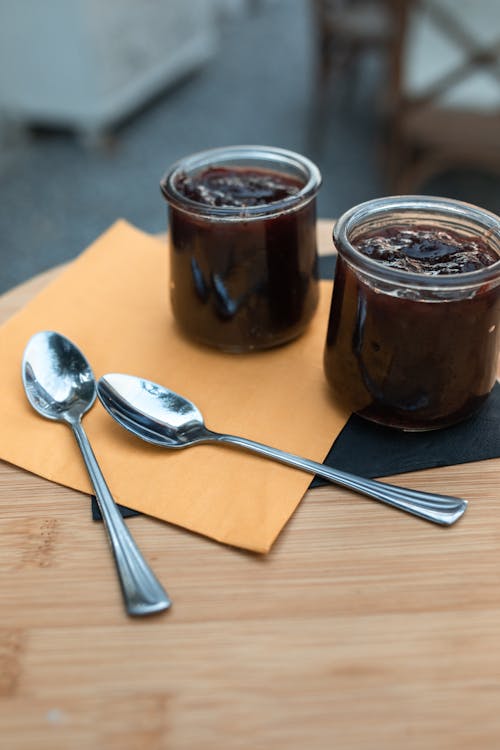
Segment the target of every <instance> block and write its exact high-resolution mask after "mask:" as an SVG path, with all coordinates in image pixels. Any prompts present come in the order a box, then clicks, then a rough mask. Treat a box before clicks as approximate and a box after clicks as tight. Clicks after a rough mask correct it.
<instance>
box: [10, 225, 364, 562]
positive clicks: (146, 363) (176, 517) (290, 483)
mask: <svg viewBox="0 0 500 750" xmlns="http://www.w3.org/2000/svg"><path fill="white" fill-rule="evenodd" d="M167 256H168V253H167V249H166V241H165V240H163V241H161V240H159V239H158V238H154V237H151V236H149V235H147V234H144V233H143V232H141V231H139V230H138V229H136V228H134V227H133V226H131V225H129V224H128V223H127V222H125V221H123V220H120V221H118V222H116V223H115V224H114V225H113V226H112V227H111V228H110V229H109V230H108V231H107V232H105V233H104V234H103V235H102V236H101V237H100V238H99V239H97V241H96V242H95V243H93V244H92V245H91V246H90V248H88V250H86V251H85V252H84V253H82V254H81V255H80V256H79V257H78V258H77V259H76V260H75V261H73V262H72V263H71V264H70V265H69V266H68V267H67V268H66V269H65V270H64V271H62V272H61V274H60V276H58V277H57V278H56V279H55V281H53V282H52V283H51V284H50V285H49V286H48V287H46V288H45V289H44V290H43V291H42V292H41V293H40V294H39V295H38V296H37V297H35V298H34V299H33V300H32V301H31V302H30V303H29V304H28V305H27V306H26V307H25V308H23V309H22V310H21V311H20V312H19V313H17V314H16V315H15V316H13V317H12V318H11V319H10V320H9V321H8V322H7V323H6V324H4V325H3V326H2V327H1V328H0V346H1V351H2V356H1V361H0V379H1V382H2V389H1V390H0V458H2V459H4V460H5V461H9V462H11V463H13V464H16V465H17V466H20V467H22V468H24V469H27V470H28V471H31V472H34V473H35V474H38V475H40V476H42V477H46V478H47V479H49V480H51V481H54V482H58V483H60V484H63V485H66V486H68V487H72V488H74V489H76V490H80V491H82V492H85V493H89V494H91V493H92V487H91V485H90V481H89V479H88V476H87V473H86V470H85V467H84V464H83V460H82V458H81V456H80V453H79V449H78V446H77V444H76V441H75V439H74V437H73V435H72V433H71V430H70V429H69V428H68V427H67V426H66V425H63V424H59V423H57V422H50V421H48V420H46V419H43V418H42V417H40V416H39V415H37V414H36V413H35V412H34V410H33V409H32V407H31V406H30V405H29V403H28V401H27V399H26V397H25V394H24V390H23V387H22V381H21V360H22V356H23V351H24V348H25V346H26V343H27V342H28V339H29V338H30V337H31V336H32V335H33V334H34V333H36V332H37V331H40V330H55V331H59V332H60V333H62V334H64V335H65V336H67V337H69V338H70V339H71V340H72V341H74V343H75V344H77V346H79V348H80V349H81V350H82V351H83V353H84V354H85V356H86V357H87V359H88V360H89V362H90V364H91V366H92V368H93V370H94V374H95V375H96V377H100V376H101V375H104V374H105V373H107V372H124V373H130V374H134V375H139V376H143V377H145V378H148V379H150V380H153V381H156V382H158V383H161V384H163V385H166V386H167V387H169V388H171V389H172V390H174V391H177V392H178V393H180V394H182V395H185V396H187V397H188V398H190V399H191V400H192V401H194V403H195V404H196V405H197V406H198V407H199V408H200V410H201V412H202V413H203V415H204V417H205V420H206V423H207V426H208V427H209V428H212V429H214V430H218V431H221V432H230V433H233V434H236V435H242V436H246V437H249V438H252V439H254V440H258V441H261V442H264V443H268V444H270V445H273V446H276V447H279V448H282V449H284V450H288V451H292V452H294V453H299V454H302V455H305V456H308V457H310V458H312V459H315V460H317V461H322V460H323V458H324V457H325V455H326V454H327V453H328V451H329V449H330V447H331V445H332V442H333V440H334V439H335V437H336V436H337V435H338V433H339V432H340V431H341V429H342V428H343V426H344V424H345V423H346V421H347V419H348V416H349V415H348V414H347V413H344V412H342V411H340V410H339V408H338V407H336V405H335V404H334V402H333V401H332V399H331V396H330V394H329V392H328V388H327V385H326V382H325V378H324V375H323V369H322V356H323V347H324V340H325V335H326V325H327V319H328V310H329V304H330V294H331V282H321V298H320V305H319V309H318V312H317V314H316V316H315V318H314V321H313V323H312V325H311V327H310V328H309V330H308V331H307V332H306V334H305V335H303V336H302V337H301V338H299V339H298V340H296V341H295V342H293V343H291V344H289V345H287V346H284V347H281V348H278V349H274V350H270V351H267V352H264V353H258V354H248V355H246V354H245V355H230V354H223V353H219V352H217V351H214V350H212V349H209V348H203V347H199V346H196V345H194V344H191V343H190V342H189V341H187V340H186V339H185V338H183V336H182V335H181V334H180V333H179V332H178V331H177V329H176V326H175V323H174V321H173V319H172V314H171V311H170V307H169V300H168V257H167ZM83 424H84V427H85V430H86V432H87V434H88V436H89V439H90V441H91V443H92V446H93V449H94V452H95V454H96V456H97V459H98V461H99V463H100V465H101V468H102V470H103V473H104V476H105V478H106V480H107V482H108V485H109V487H110V489H111V492H112V493H113V496H114V497H115V500H116V501H117V502H119V503H122V504H123V505H126V506H128V507H130V508H133V509H135V510H138V511H142V512H143V513H146V514H148V515H151V516H154V517H156V518H160V519H163V520H165V521H167V522H169V523H172V524H177V525H179V526H182V527H185V528H187V529H190V530H192V531H195V532H198V533H200V534H204V535H206V536H208V537H211V538H213V539H216V540H218V541H220V542H223V543H226V544H231V545H235V546H238V547H243V548H247V549H250V550H254V551H257V552H267V551H268V550H269V549H270V547H271V545H272V543H273V541H274V540H275V539H276V537H277V536H278V534H279V532H280V531H281V529H282V528H283V526H284V525H285V524H286V522H287V520H288V519H289V517H290V516H291V514H292V513H293V512H294V510H295V508H296V507H297V505H298V504H299V502H300V500H301V498H302V496H303V495H304V493H305V492H306V490H307V488H308V486H309V484H310V482H311V476H310V475H308V474H306V473H304V472H301V471H298V470H296V469H292V468H288V467H285V466H282V465H280V464H277V463H275V462H273V461H270V460H268V459H265V458H261V457H258V456H256V455H253V454H250V453H247V452H245V451H242V450H239V449H235V448H230V447H222V446H208V445H207V446H196V447H192V448H187V449H185V450H180V451H173V450H170V451H169V450H167V449H163V448H158V447H155V446H151V445H147V444H146V443H143V442H142V441H140V440H139V439H137V438H135V437H134V436H133V435H131V434H129V433H128V432H126V431H124V430H123V429H122V428H121V427H120V426H119V425H117V424H116V423H115V422H114V421H113V420H112V419H111V417H110V416H109V415H108V414H107V413H106V412H105V411H104V409H103V408H102V406H101V405H100V403H99V402H96V404H95V406H94V407H93V409H92V410H91V411H90V412H89V413H88V414H87V415H86V416H85V417H84V419H83ZM89 522H90V521H89Z"/></svg>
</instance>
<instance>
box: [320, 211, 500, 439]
mask: <svg viewBox="0 0 500 750" xmlns="http://www.w3.org/2000/svg"><path fill="white" fill-rule="evenodd" d="M334 242H335V245H336V247H337V250H338V263H337V267H336V275H335V283H334V289H333V296H332V304H331V311H330V319H329V324H328V334H327V341H326V347H325V355H324V367H325V373H326V376H327V379H328V382H329V383H330V385H331V387H332V389H333V393H334V394H335V397H336V398H337V399H338V400H340V401H341V402H342V403H343V404H345V405H347V406H348V408H350V409H351V410H352V411H353V412H355V413H357V414H359V415H360V416H362V417H365V418H366V419H369V420H372V421H374V422H378V423H380V424H384V425H389V426H391V427H396V428H400V429H403V430H429V429H435V428H439V427H444V426H447V425H450V424H453V423H455V422H457V421H459V420H461V419H463V418H465V417H467V416H468V415H470V414H471V413H472V412H474V411H475V410H476V409H477V408H478V407H479V406H480V405H481V404H482V403H483V402H484V401H485V399H486V398H487V396H488V394H489V393H490V391H491V389H492V387H493V385H494V383H495V379H496V374H497V360H498V351H499V343H500V338H499V323H500V262H499V261H500V219H499V218H498V217H497V216H495V215H494V214H492V213H489V212H488V211H485V210H482V209H481V208H478V207H475V206H472V205H469V204H466V203H462V202H460V201H455V200H450V199H444V198H431V197H424V196H399V197H389V198H381V199H378V200H373V201H369V202H367V203H364V204H361V205H359V206H356V207H354V208H352V209H351V210H350V211H348V212H347V213H345V214H344V215H343V216H342V217H341V218H340V219H339V221H338V222H337V224H336V226H335V229H334Z"/></svg>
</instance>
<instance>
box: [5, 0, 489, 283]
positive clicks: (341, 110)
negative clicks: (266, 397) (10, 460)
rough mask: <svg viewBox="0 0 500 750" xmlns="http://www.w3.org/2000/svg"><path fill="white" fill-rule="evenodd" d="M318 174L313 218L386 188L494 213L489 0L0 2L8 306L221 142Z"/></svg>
mask: <svg viewBox="0 0 500 750" xmlns="http://www.w3.org/2000/svg"><path fill="white" fill-rule="evenodd" d="M250 143H251V144H265V145H275V146H282V147H284V148H289V149H292V150H295V151H299V152H301V153H304V154H306V155H307V156H309V157H310V158H312V159H313V160H314V161H315V162H316V163H317V164H318V166H319V168H320V170H321V172H322V175H323V186H322V189H321V191H320V194H319V199H318V214H319V216H320V217H322V218H333V217H336V216H338V215H339V214H341V213H342V212H343V211H344V210H346V209H347V208H349V207H350V206H352V205H354V204H356V203H359V202H361V201H364V200H368V199H370V198H374V197H378V196H381V195H387V194H394V193H426V194H434V195H442V196H449V197H454V198H459V199H462V200H466V201H469V202H472V203H475V204H478V205H481V206H483V207H485V208H488V209H490V210H492V211H494V212H496V213H500V3H499V2H498V0H474V2H472V1H471V0H141V2H137V1H136V0H106V2H102V1H101V0H44V2H43V3H41V2H39V0H0V232H1V238H2V242H1V245H0V258H1V265H0V268H1V273H0V292H3V291H5V290H7V289H9V288H10V287H12V286H13V285H15V284H18V283H20V282H22V281H24V280H26V279H27V278H29V277H31V276H32V275H34V274H35V273H38V272H40V271H43V270H45V269H48V268H50V267H52V266H54V265H56V264H58V263H62V262H64V261H67V260H69V259H71V258H73V257H75V256H76V255H77V254H79V253H80V252H81V251H82V250H83V249H84V248H85V247H86V246H87V245H88V244H89V243H91V242H92V241H93V240H94V239H95V238H96V237H97V236H98V235H99V234H100V233H101V232H102V231H103V230H105V229H106V228H107V227H108V226H109V225H110V224H111V223H112V222H113V221H114V220H115V219H117V218H118V217H123V218H125V219H127V220H129V221H130V222H132V223H134V224H135V225H136V226H138V227H139V228H141V229H144V230H146V231H148V232H152V233H157V232H162V231H164V230H165V227H166V209H165V204H164V201H163V198H162V197H161V194H160V191H159V186H158V185H159V180H160V178H161V177H162V175H163V173H164V172H165V171H166V169H167V168H168V167H169V165H170V164H172V163H173V162H174V161H176V160H177V159H179V158H180V157H182V156H185V155H187V154H189V153H192V152H194V151H199V150H201V149H205V148H210V147H215V146H222V145H227V144H250Z"/></svg>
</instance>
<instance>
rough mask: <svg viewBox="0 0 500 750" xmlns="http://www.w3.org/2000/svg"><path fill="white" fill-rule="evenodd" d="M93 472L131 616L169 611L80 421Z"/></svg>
mask: <svg viewBox="0 0 500 750" xmlns="http://www.w3.org/2000/svg"><path fill="white" fill-rule="evenodd" d="M71 429H72V430H73V433H74V435H75V437H76V440H77V442H78V445H79V446H80V450H81V452H82V455H83V459H84V461H85V465H86V466H87V470H88V472H89V476H90V479H91V481H92V485H93V487H94V491H95V494H96V498H97V503H98V505H99V510H100V511H101V514H102V518H103V521H104V525H105V527H106V531H107V533H108V538H109V542H110V545H111V549H112V551H113V555H114V558H115V563H116V568H117V571H118V577H119V579H120V584H121V587H122V593H123V599H124V602H125V607H126V610H127V612H128V614H129V615H136V616H139V615H150V614H154V613H155V612H161V611H163V610H164V609H168V608H169V607H170V605H171V601H170V599H169V597H168V595H167V593H166V591H165V590H164V588H163V586H162V585H161V583H160V582H159V581H158V579H157V578H156V576H155V574H154V573H153V571H152V570H151V568H150V567H149V566H148V564H147V562H146V561H145V559H144V558H143V556H142V554H141V553H140V552H139V549H138V547H137V545H136V543H135V542H134V540H133V538H132V536H131V534H130V532H129V530H128V528H127V526H126V525H125V522H124V520H123V518H122V516H121V514H120V512H119V510H118V508H117V507H116V503H115V501H114V500H113V497H112V495H111V492H110V491H109V488H108V486H107V484H106V481H105V479H104V477H103V475H102V472H101V470H100V468H99V465H98V463H97V459H96V457H95V455H94V452H93V450H92V448H91V445H90V443H89V440H88V438H87V435H86V434H85V431H84V429H83V427H82V425H81V423H80V422H74V423H71Z"/></svg>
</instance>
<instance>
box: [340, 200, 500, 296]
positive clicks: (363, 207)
mask: <svg viewBox="0 0 500 750" xmlns="http://www.w3.org/2000/svg"><path fill="white" fill-rule="evenodd" d="M391 211H398V212H400V213H403V212H405V211H407V212H413V213H414V214H418V213H419V212H422V213H424V212H425V213H426V215H427V219H431V218H432V217H433V215H434V216H435V217H436V218H437V217H438V216H445V215H448V216H449V217H450V218H454V219H456V220H460V219H464V220H468V221H469V222H474V223H476V224H477V225H478V226H480V227H481V228H482V229H484V230H485V231H486V232H487V233H488V234H489V236H491V237H493V236H495V237H496V238H497V240H498V242H499V243H500V218H499V217H498V216H497V215H496V214H494V213H493V212H491V211H488V210H486V209H483V208H480V207H478V206H475V205H473V204H472V203H466V202H465V201H459V200H455V199H454V198H440V197H437V196H427V195H425V196H424V195H394V196H387V197H384V198H375V199H373V200H369V201H365V202H364V203H359V204H358V205H356V206H353V207H352V208H350V209H348V210H347V211H346V212H345V213H344V214H342V216H341V217H340V218H339V219H338V221H337V222H336V224H335V226H334V228H333V241H334V243H335V245H336V246H337V248H339V247H340V248H341V249H342V253H343V255H344V256H345V257H346V259H347V260H348V261H350V262H351V263H352V264H353V265H354V266H356V267H357V268H359V269H361V270H362V271H363V272H364V273H368V274H369V275H370V276H372V277H374V278H377V279H378V280H380V281H393V282H395V283H398V284H404V286H406V287H412V288H429V287H432V288H433V289H438V288H442V289H451V288H464V287H469V286H471V287H474V286H476V285H480V284H484V283H485V282H487V281H491V280H492V279H498V278H500V258H499V260H498V261H497V262H495V263H493V264H492V265H490V266H486V267H484V268H481V269H479V270H476V271H467V272H465V273H457V274H450V275H444V274H442V275H439V276H431V275H428V274H421V273H416V272H411V271H403V270H401V269H397V268H392V267H390V266H387V265H384V264H383V263H380V262H379V261H377V260H373V259H372V258H369V257H368V256H366V255H364V254H363V253H360V252H359V250H356V248H355V247H354V246H353V245H352V244H351V243H350V241H349V235H350V232H351V231H352V229H353V228H354V227H356V226H358V225H359V224H361V223H362V222H363V221H365V220H366V219H368V218H370V219H371V218H377V217H380V218H382V217H383V216H389V214H390V212H391Z"/></svg>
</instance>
